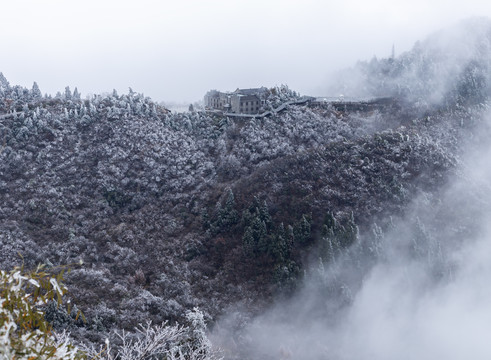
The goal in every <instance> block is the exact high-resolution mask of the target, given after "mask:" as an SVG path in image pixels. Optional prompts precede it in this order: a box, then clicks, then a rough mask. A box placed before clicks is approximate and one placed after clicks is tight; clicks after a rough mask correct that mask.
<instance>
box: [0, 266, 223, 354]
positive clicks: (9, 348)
mask: <svg viewBox="0 0 491 360" xmlns="http://www.w3.org/2000/svg"><path fill="white" fill-rule="evenodd" d="M57 270H59V269H57ZM63 273H64V268H61V271H58V272H57V274H53V273H49V272H47V271H45V270H44V267H43V266H40V267H38V268H37V269H36V270H35V271H24V269H23V268H15V269H14V270H12V271H10V272H7V271H3V270H1V271H0V359H2V360H3V359H6V360H7V359H8V360H35V359H40V360H41V359H42V360H48V359H49V360H58V359H59V360H77V359H84V360H89V359H90V360H109V359H111V360H113V359H120V360H139V359H141V360H143V359H162V360H212V359H219V357H218V351H217V350H215V349H214V348H213V347H212V345H211V343H210V341H209V340H208V338H207V337H206V325H205V322H204V316H203V314H202V313H201V312H200V311H199V310H198V309H194V310H193V311H188V312H187V313H186V319H187V322H188V324H186V325H185V326H182V325H179V324H177V325H173V326H170V325H167V324H166V323H164V324H162V325H160V326H151V325H150V324H148V325H147V326H140V327H139V328H137V329H136V332H137V336H136V337H134V336H131V337H130V336H128V334H125V333H123V334H122V335H120V338H121V340H122V343H123V344H122V345H121V346H119V347H117V348H115V349H112V348H111V344H110V343H109V340H107V341H106V345H105V346H103V347H102V348H101V349H98V350H96V349H94V348H88V347H85V346H83V345H82V348H83V349H80V348H78V347H77V346H75V345H73V343H72V342H71V340H70V338H69V337H68V335H67V334H66V333H63V334H57V333H55V332H54V331H53V328H52V326H51V324H49V322H48V321H46V318H45V312H44V311H43V309H45V308H46V307H47V305H48V304H50V303H52V302H53V301H56V304H57V306H62V305H63V295H65V293H66V292H67V288H66V287H65V285H63V283H62V281H63ZM82 316H83V315H82Z"/></svg>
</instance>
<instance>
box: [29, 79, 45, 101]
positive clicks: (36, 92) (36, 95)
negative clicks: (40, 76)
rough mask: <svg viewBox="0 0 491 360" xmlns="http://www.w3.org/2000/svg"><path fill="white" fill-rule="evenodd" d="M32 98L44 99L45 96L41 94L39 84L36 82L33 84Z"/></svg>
mask: <svg viewBox="0 0 491 360" xmlns="http://www.w3.org/2000/svg"><path fill="white" fill-rule="evenodd" d="M31 96H32V97H33V98H34V99H41V98H42V97H43V94H42V93H41V90H40V89H39V86H38V84H37V82H35V81H34V83H33V84H32V89H31Z"/></svg>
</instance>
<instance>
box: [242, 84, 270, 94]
mask: <svg viewBox="0 0 491 360" xmlns="http://www.w3.org/2000/svg"><path fill="white" fill-rule="evenodd" d="M266 90H268V89H266V88H265V87H264V86H263V87H260V88H253V89H239V88H237V90H235V91H234V92H235V93H236V94H240V95H258V94H261V93H263V92H265V91H266Z"/></svg>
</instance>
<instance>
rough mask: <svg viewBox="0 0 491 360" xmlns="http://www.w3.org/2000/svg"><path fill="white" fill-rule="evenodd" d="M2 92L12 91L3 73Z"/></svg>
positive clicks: (0, 79) (0, 76) (1, 76)
mask: <svg viewBox="0 0 491 360" xmlns="http://www.w3.org/2000/svg"><path fill="white" fill-rule="evenodd" d="M0 90H4V91H5V90H10V84H9V82H8V81H7V79H6V78H5V76H3V73H1V72H0Z"/></svg>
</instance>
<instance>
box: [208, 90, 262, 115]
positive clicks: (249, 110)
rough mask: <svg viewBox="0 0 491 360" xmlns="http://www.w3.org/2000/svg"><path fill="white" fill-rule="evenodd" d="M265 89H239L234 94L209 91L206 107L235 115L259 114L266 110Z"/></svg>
mask: <svg viewBox="0 0 491 360" xmlns="http://www.w3.org/2000/svg"><path fill="white" fill-rule="evenodd" d="M266 92H267V89H266V88H265V87H262V88H256V89H237V90H235V91H234V92H231V93H229V92H220V91H217V90H211V91H208V92H207V93H206V95H205V97H204V102H205V107H206V108H208V109H215V110H222V111H225V112H231V113H235V114H259V113H261V112H262V111H263V110H264V95H265V94H266Z"/></svg>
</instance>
